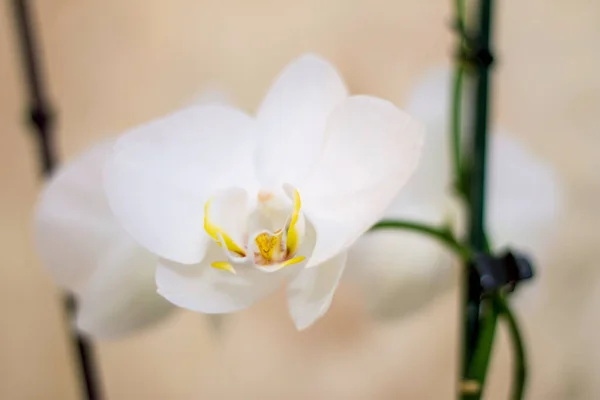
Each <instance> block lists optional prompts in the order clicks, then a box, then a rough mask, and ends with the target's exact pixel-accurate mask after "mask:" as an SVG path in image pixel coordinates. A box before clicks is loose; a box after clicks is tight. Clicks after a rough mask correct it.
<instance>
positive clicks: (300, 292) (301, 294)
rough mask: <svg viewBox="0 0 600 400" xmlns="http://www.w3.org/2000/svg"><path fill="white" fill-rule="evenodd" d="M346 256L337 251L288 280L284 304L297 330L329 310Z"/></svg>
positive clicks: (304, 327) (305, 326) (308, 324)
mask: <svg viewBox="0 0 600 400" xmlns="http://www.w3.org/2000/svg"><path fill="white" fill-rule="evenodd" d="M346 256H347V255H346V253H345V252H343V253H339V254H338V255H337V256H335V257H333V258H331V259H329V260H328V261H326V262H324V263H322V264H320V265H318V266H316V267H314V268H303V269H302V270H300V272H299V273H298V274H297V275H296V276H295V277H294V278H293V279H292V280H291V282H290V283H289V285H288V290H287V293H288V306H289V309H290V315H291V316H292V319H293V320H294V324H295V325H296V328H297V329H298V330H302V329H306V328H308V327H309V326H310V325H312V324H313V323H314V322H315V321H316V320H318V319H319V318H321V317H322V316H323V315H324V314H325V313H326V312H327V310H329V307H330V305H331V301H332V300H333V294H334V293H335V290H336V288H337V286H338V284H339V282H340V278H341V277H342V273H343V272H344V267H345V266H346Z"/></svg>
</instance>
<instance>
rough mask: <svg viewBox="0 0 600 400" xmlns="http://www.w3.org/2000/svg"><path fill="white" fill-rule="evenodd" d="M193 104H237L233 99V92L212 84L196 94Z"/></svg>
mask: <svg viewBox="0 0 600 400" xmlns="http://www.w3.org/2000/svg"><path fill="white" fill-rule="evenodd" d="M191 104H196V105H211V104H213V105H214V104H220V105H229V104H235V103H234V101H233V100H232V99H231V94H230V93H228V92H226V91H224V90H222V89H221V88H220V87H218V86H211V87H209V88H207V89H205V90H203V91H202V92H200V93H198V94H197V95H196V96H194V99H193V100H192V102H191Z"/></svg>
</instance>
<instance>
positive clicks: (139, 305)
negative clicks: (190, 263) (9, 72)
mask: <svg viewBox="0 0 600 400" xmlns="http://www.w3.org/2000/svg"><path fill="white" fill-rule="evenodd" d="M113 144H114V141H113V140H108V141H105V142H103V143H101V144H99V145H97V146H95V147H93V148H92V149H91V150H89V151H87V152H85V153H83V154H82V155H81V156H79V157H78V158H76V159H75V160H73V161H71V162H69V163H67V164H65V165H64V166H63V167H61V168H60V169H59V170H58V171H57V172H56V173H55V174H54V175H53V176H52V177H51V178H50V180H49V182H48V183H47V185H46V188H45V189H44V191H43V193H42V195H41V199H40V202H39V204H38V207H37V210H36V218H35V230H36V245H37V248H38V251H39V254H40V256H41V258H42V260H43V262H44V264H45V265H46V266H47V267H48V269H49V271H50V273H51V275H52V276H53V278H54V279H55V280H56V281H57V282H58V283H59V285H60V286H62V287H63V288H65V289H67V290H69V291H71V292H74V293H75V294H76V295H77V300H78V308H77V317H76V318H77V325H78V327H79V329H81V330H82V331H84V332H86V333H88V334H90V335H91V336H93V337H96V338H102V339H107V338H115V337H120V336H123V335H126V334H129V333H131V332H133V331H134V330H136V329H141V328H143V327H145V326H147V325H150V324H151V323H154V322H156V321H158V320H160V319H162V318H163V317H164V316H166V314H168V313H169V311H170V310H171V309H172V308H173V307H172V306H171V305H170V304H169V303H168V302H166V301H165V300H164V299H163V298H161V297H160V296H159V295H158V294H157V293H156V285H155V284H154V280H153V276H154V269H155V264H156V257H154V256H152V255H151V254H150V253H149V252H147V251H146V250H144V249H143V248H141V247H140V246H138V245H137V244H135V242H133V240H132V239H131V238H130V236H129V235H128V234H127V232H125V231H124V230H123V228H121V226H120V225H119V224H118V222H117V220H116V219H115V218H114V216H113V215H112V212H111V211H110V208H109V206H108V202H107V200H106V196H105V194H104V191H103V187H102V170H103V167H104V163H105V161H106V160H107V159H108V157H109V156H110V154H111V152H112V148H113Z"/></svg>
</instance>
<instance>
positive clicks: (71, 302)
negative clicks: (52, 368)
mask: <svg viewBox="0 0 600 400" xmlns="http://www.w3.org/2000/svg"><path fill="white" fill-rule="evenodd" d="M13 9H14V17H15V22H16V29H17V33H18V35H17V36H18V40H19V47H20V50H21V54H22V62H23V68H24V70H25V73H26V84H27V89H28V94H29V109H28V117H29V123H30V124H31V126H32V128H33V133H34V137H35V139H36V142H37V144H38V151H39V159H40V161H41V172H42V174H43V175H44V176H45V177H48V176H49V175H50V174H51V173H52V170H53V169H54V167H55V166H56V161H57V157H56V153H55V151H54V144H53V140H52V139H53V127H54V113H53V111H52V108H51V107H50V103H49V101H48V99H47V97H46V93H45V91H44V85H43V81H42V75H41V73H40V71H41V67H40V60H39V58H38V56H37V54H36V49H37V45H36V42H35V36H34V35H35V33H34V30H33V24H32V20H31V14H30V12H29V5H28V3H27V1H26V0H13ZM64 308H65V311H66V314H67V317H68V318H69V319H70V318H72V316H73V315H74V312H75V309H76V303H75V299H74V298H73V296H72V295H65V298H64ZM72 341H73V345H74V346H75V348H76V350H77V352H76V354H77V361H78V367H79V371H80V374H81V378H82V381H81V385H82V390H83V391H84V393H85V397H84V399H88V400H97V399H100V390H99V385H98V379H97V378H98V375H97V370H96V368H95V363H94V356H93V353H92V345H91V343H90V341H89V340H87V339H86V338H85V337H83V336H81V335H79V334H78V333H77V332H76V331H72Z"/></svg>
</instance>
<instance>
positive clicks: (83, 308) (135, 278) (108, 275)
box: [77, 239, 174, 339]
mask: <svg viewBox="0 0 600 400" xmlns="http://www.w3.org/2000/svg"><path fill="white" fill-rule="evenodd" d="M156 261H157V259H156V256H154V255H153V254H151V253H149V252H148V251H146V250H144V249H142V248H141V247H139V246H138V245H137V244H136V243H134V242H133V240H132V239H127V240H125V241H123V242H121V244H120V246H119V247H118V248H113V249H112V251H111V252H109V253H108V254H107V255H105V257H104V258H103V260H102V261H101V263H100V266H99V268H98V269H97V271H96V272H95V273H94V275H93V276H92V277H91V279H90V282H89V283H88V285H87V286H86V288H85V291H84V292H83V294H82V295H81V296H80V297H79V298H78V300H79V301H78V309H77V327H78V328H79V329H80V330H81V331H83V332H86V333H88V334H90V335H92V336H93V337H96V338H100V339H115V338H119V337H122V336H124V335H126V334H129V333H131V332H133V331H135V330H139V329H142V328H145V327H147V326H150V325H152V324H154V323H156V322H158V321H160V320H161V319H163V318H164V317H166V316H167V315H168V314H169V313H170V312H171V311H172V310H174V306H173V305H172V304H171V303H169V302H168V301H166V300H165V299H164V298H162V297H161V296H159V295H158V294H157V293H156V284H155V282H154V273H155V266H156Z"/></svg>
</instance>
